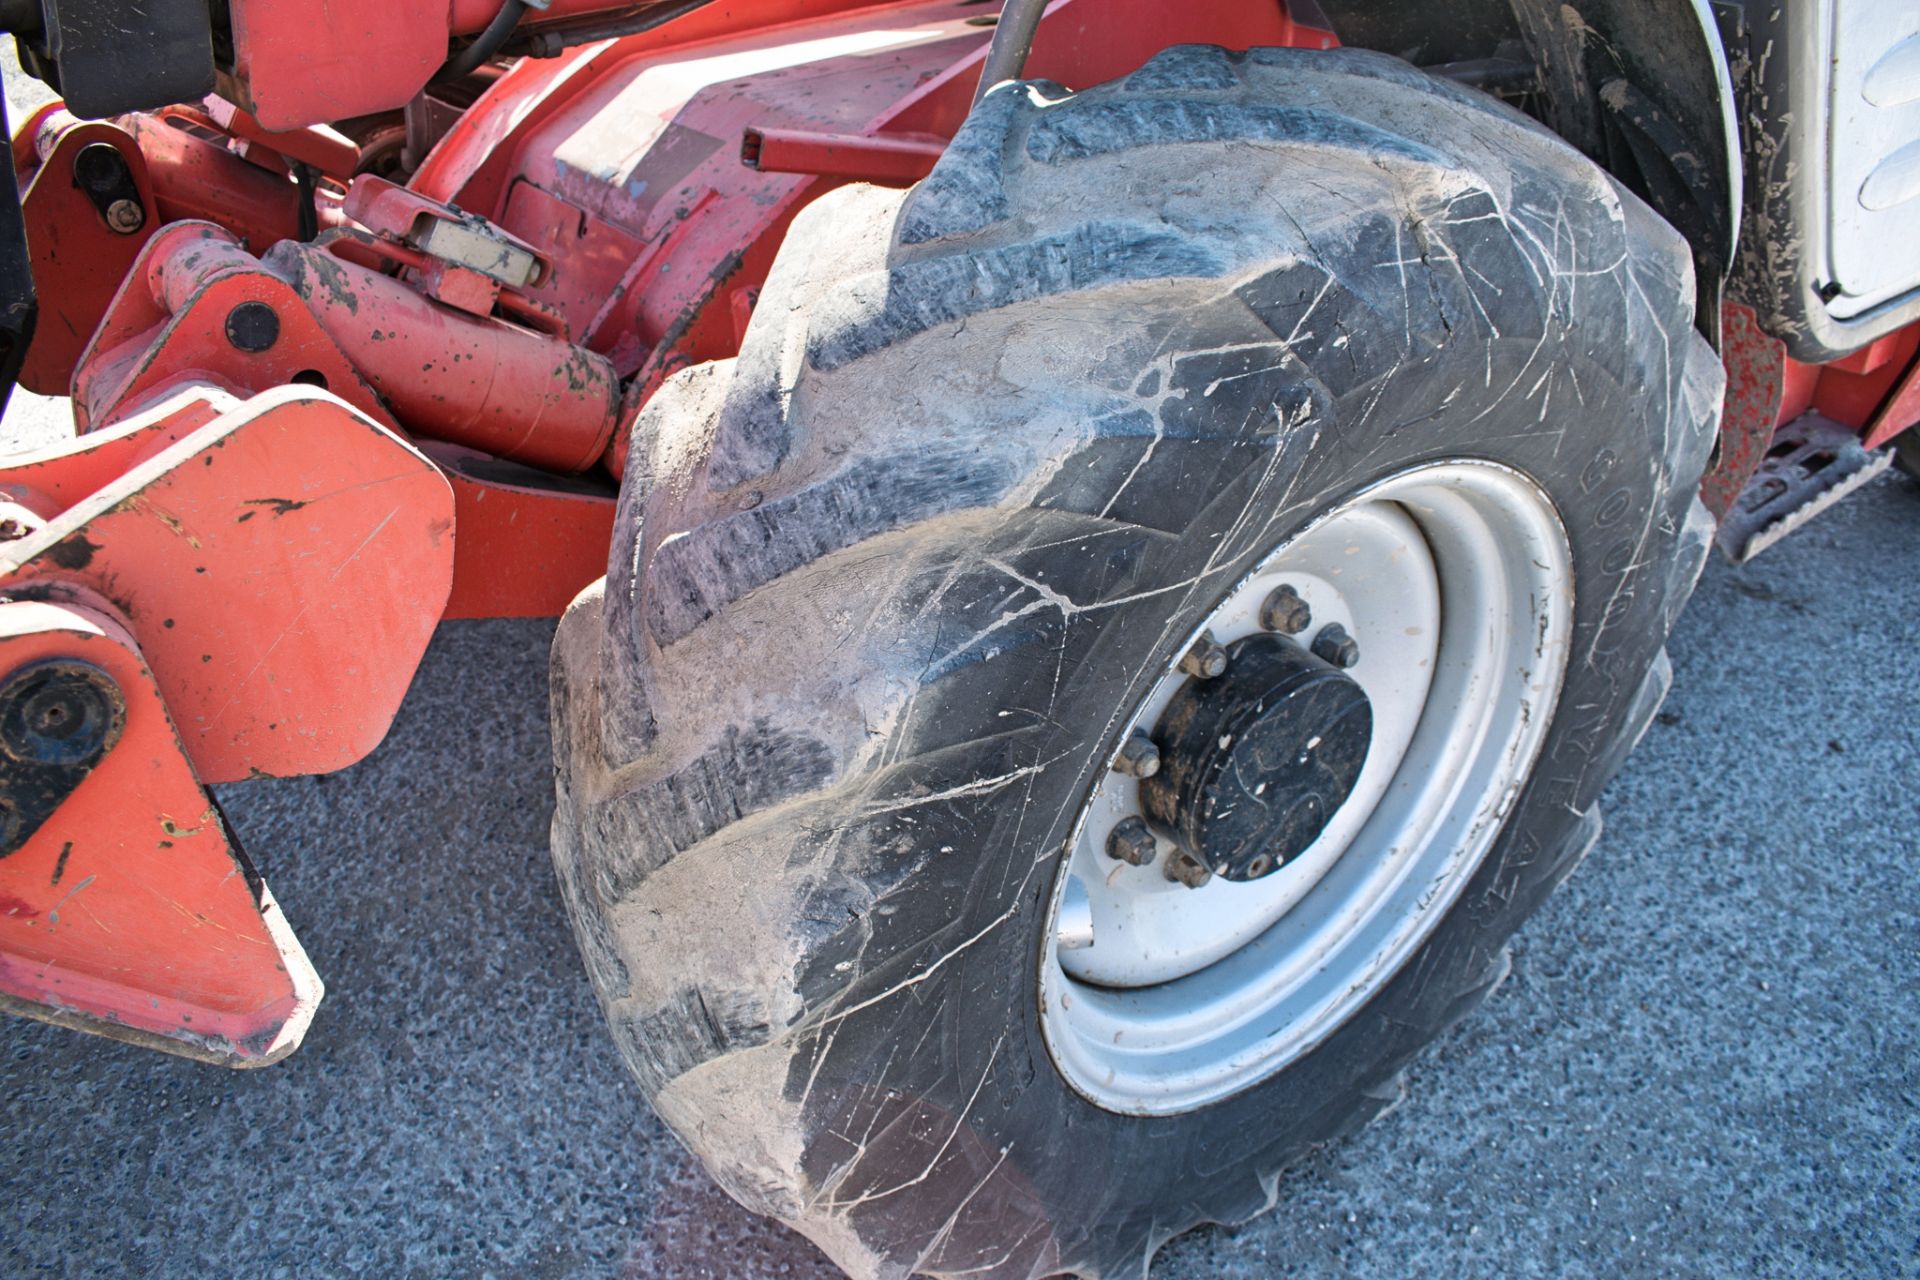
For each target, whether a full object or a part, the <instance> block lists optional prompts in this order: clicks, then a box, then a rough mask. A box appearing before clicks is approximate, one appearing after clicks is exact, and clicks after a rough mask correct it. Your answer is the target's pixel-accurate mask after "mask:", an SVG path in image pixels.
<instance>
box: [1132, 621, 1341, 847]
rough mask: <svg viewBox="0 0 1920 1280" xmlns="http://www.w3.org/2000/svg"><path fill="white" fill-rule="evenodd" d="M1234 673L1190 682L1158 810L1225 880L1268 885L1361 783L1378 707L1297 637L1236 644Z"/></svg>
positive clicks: (1178, 703) (1158, 781) (1153, 782)
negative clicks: (1267, 877) (1262, 880)
mask: <svg viewBox="0 0 1920 1280" xmlns="http://www.w3.org/2000/svg"><path fill="white" fill-rule="evenodd" d="M1227 655H1228V662H1227V670H1226V673H1225V674H1224V675H1222V676H1220V677H1218V678H1217V679H1213V680H1189V681H1187V682H1186V684H1184V685H1182V686H1181V688H1180V690H1179V692H1178V693H1176V694H1174V696H1173V701H1172V702H1171V703H1169V704H1168V706H1167V710H1166V713H1165V714H1164V715H1162V716H1161V717H1160V723H1159V725H1158V726H1157V727H1156V729H1155V731H1154V734H1153V737H1154V740H1155V741H1156V742H1157V743H1158V744H1159V747H1160V771H1159V772H1158V773H1156V774H1154V776H1152V777H1151V778H1147V779H1145V780H1144V781H1142V782H1141V784H1140V795H1141V799H1142V800H1143V801H1144V802H1145V805H1146V810H1147V813H1148V815H1149V816H1150V817H1152V818H1153V819H1154V821H1155V822H1157V823H1158V824H1159V825H1160V826H1162V827H1164V828H1165V829H1166V830H1167V831H1169V832H1170V833H1171V834H1172V835H1173V837H1174V839H1175V840H1177V841H1178V842H1179V843H1180V845H1181V847H1182V848H1183V849H1185V850H1186V851H1187V852H1188V853H1190V854H1192V855H1193V857H1194V858H1195V859H1196V860H1198V861H1199V862H1201V863H1203V864H1204V865H1205V866H1206V867H1207V868H1208V869H1209V870H1211V871H1212V872H1213V873H1214V874H1215V875H1217V876H1219V877H1221V878H1222V879H1224V880H1258V879H1259V878H1260V877H1261V876H1264V875H1270V874H1272V873H1273V872H1274V871H1277V870H1279V869H1280V868H1281V867H1283V866H1285V865H1286V864H1287V863H1289V862H1291V861H1293V860H1294V859H1295V858H1297V857H1299V856H1300V855H1301V854H1302V853H1304V852H1305V851H1306V849H1307V847H1308V846H1309V845H1311V844H1312V843H1313V842H1314V841H1315V840H1317V839H1318V838H1319V837H1320V833H1321V831H1323V830H1325V828H1326V825H1327V822H1328V820H1329V819H1331V818H1332V817H1333V814H1334V812H1335V811H1336V810H1337V809H1339V808H1340V806H1341V805H1342V804H1344V803H1345V802H1346V799H1347V796H1348V794H1349V793H1350V792H1351V791H1352V790H1353V784H1354V780H1355V779H1356V778H1358V777H1359V776H1360V767H1361V765H1363V764H1365V763H1366V759H1367V748H1368V745H1369V744H1370V743H1371V741H1372V738H1373V707H1372V705H1371V704H1370V703H1369V702H1368V701H1367V695H1366V692H1365V691H1364V690H1363V689H1361V687H1360V685H1359V683H1358V682H1357V681H1355V680H1354V679H1353V678H1352V677H1351V676H1349V675H1347V674H1346V673H1345V672H1344V671H1341V670H1340V669H1339V668H1338V667H1335V666H1333V665H1332V664H1331V663H1328V662H1325V661H1323V660H1322V659H1320V658H1317V657H1315V656H1314V655H1313V654H1311V653H1309V652H1307V650H1305V649H1303V648H1302V647H1300V646H1299V645H1298V644H1295V643H1294V642H1293V641H1291V640H1287V639H1284V638H1282V637H1280V636H1277V635H1272V634H1267V633H1262V634H1258V635H1251V636H1247V637H1245V638H1244V639H1240V640H1236V641H1234V642H1233V643H1232V644H1230V645H1228V646H1227Z"/></svg>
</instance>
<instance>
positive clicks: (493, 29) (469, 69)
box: [433, 0, 527, 83]
mask: <svg viewBox="0 0 1920 1280" xmlns="http://www.w3.org/2000/svg"><path fill="white" fill-rule="evenodd" d="M526 12H527V0H505V3H503V4H502V5H501V6H500V12H498V13H496V14H494V15H493V21H492V22H489V23H488V24H487V25H486V29H485V30H483V31H481V33H480V34H479V35H477V36H475V37H474V38H473V43H471V44H469V45H468V46H467V47H466V48H464V49H462V50H461V51H460V52H459V53H456V54H454V55H453V56H452V57H450V58H448V59H447V65H446V66H444V67H441V68H440V70H439V72H438V73H437V74H436V75H435V76H434V77H433V78H434V82H435V83H440V82H443V81H447V80H459V79H462V78H464V77H466V76H470V75H472V74H473V73H474V72H476V71H478V70H479V69H480V66H481V64H482V63H484V62H486V61H487V59H489V58H491V57H493V55H494V54H496V53H498V52H500V46H501V45H503V44H505V43H506V42H507V37H508V36H510V35H512V34H513V29H514V28H515V27H517V26H519V25H520V19H521V17H522V16H523V15H525V13H526Z"/></svg>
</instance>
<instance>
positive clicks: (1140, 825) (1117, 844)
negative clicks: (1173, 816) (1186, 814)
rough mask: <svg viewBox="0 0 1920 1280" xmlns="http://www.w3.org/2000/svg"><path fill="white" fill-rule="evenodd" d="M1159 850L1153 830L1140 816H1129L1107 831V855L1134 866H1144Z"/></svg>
mask: <svg viewBox="0 0 1920 1280" xmlns="http://www.w3.org/2000/svg"><path fill="white" fill-rule="evenodd" d="M1157 852H1158V849H1157V848H1156V847H1155V844H1154V840H1153V832H1151V831H1149V830H1147V824H1146V823H1144V822H1142V821H1141V820H1140V819H1138V818H1128V819H1126V820H1125V821H1124V822H1122V823H1120V825H1119V826H1117V827H1115V828H1114V829H1113V830H1112V831H1110V832H1108V833H1107V856H1108V857H1109V858H1115V859H1117V860H1119V861H1121V862H1124V863H1126V864H1127V865H1128V866H1132V867H1144V866H1146V865H1147V864H1148V863H1149V862H1152V861H1153V857H1154V854H1155V853H1157Z"/></svg>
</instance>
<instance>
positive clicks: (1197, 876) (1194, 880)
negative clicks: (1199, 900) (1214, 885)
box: [1167, 853, 1213, 889]
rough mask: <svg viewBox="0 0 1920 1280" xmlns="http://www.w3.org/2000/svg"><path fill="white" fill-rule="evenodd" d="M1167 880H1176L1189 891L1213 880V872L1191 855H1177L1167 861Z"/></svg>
mask: <svg viewBox="0 0 1920 1280" xmlns="http://www.w3.org/2000/svg"><path fill="white" fill-rule="evenodd" d="M1167 879H1169V880H1176V881H1178V882H1179V883H1181V884H1183V885H1185V886H1187V888H1189V889H1198V888H1199V887H1200V886H1201V885H1203V884H1205V883H1206V882H1207V881H1209V880H1211V879H1213V872H1211V871H1209V870H1207V868H1206V865H1205V864H1204V863H1201V862H1199V861H1197V860H1196V859H1195V858H1194V857H1193V855H1192V854H1189V853H1178V854H1175V855H1174V856H1173V857H1171V858H1168V859H1167Z"/></svg>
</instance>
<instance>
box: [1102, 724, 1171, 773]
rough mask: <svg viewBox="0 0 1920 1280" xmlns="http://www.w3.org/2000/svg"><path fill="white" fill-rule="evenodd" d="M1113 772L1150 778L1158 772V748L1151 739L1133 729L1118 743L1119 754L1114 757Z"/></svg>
mask: <svg viewBox="0 0 1920 1280" xmlns="http://www.w3.org/2000/svg"><path fill="white" fill-rule="evenodd" d="M1113 769H1114V772H1115V773H1124V774H1126V775H1127V776H1128V777H1129V778H1151V777H1152V776H1153V775H1154V774H1156V773H1158V772H1160V748H1158V747H1156V746H1154V745H1153V739H1152V738H1149V737H1148V736H1147V735H1146V734H1144V733H1141V732H1139V731H1138V730H1136V731H1134V732H1133V733H1130V734H1128V735H1127V740H1126V741H1125V742H1124V743H1122V744H1121V745H1120V754H1119V755H1118V756H1116V757H1114V761H1113Z"/></svg>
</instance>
